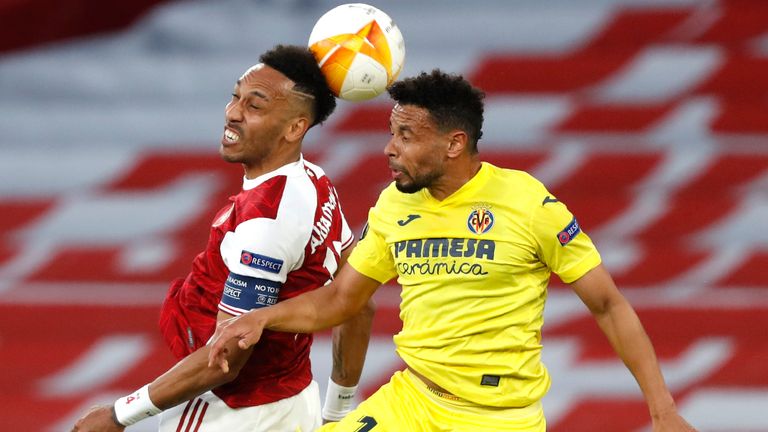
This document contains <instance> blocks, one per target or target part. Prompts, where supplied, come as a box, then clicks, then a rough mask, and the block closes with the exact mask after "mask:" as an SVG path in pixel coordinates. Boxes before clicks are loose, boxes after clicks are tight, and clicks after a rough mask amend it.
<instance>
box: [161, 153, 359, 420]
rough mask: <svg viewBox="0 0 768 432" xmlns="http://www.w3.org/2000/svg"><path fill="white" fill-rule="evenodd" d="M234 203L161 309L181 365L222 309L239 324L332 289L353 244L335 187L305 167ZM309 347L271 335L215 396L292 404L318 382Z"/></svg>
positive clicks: (290, 169)
mask: <svg viewBox="0 0 768 432" xmlns="http://www.w3.org/2000/svg"><path fill="white" fill-rule="evenodd" d="M229 201H230V202H229V203H228V204H227V205H226V206H225V207H224V208H222V209H221V210H220V211H219V213H218V214H217V215H216V217H215V218H214V221H213V224H212V226H211V232H210V236H209V238H208V244H207V246H206V249H205V251H203V252H202V253H200V254H199V255H198V256H197V257H195V259H194V262H193V264H192V271H191V272H190V274H189V275H187V277H186V278H185V279H184V280H181V279H180V280H177V281H175V282H174V283H173V284H172V286H171V289H170V290H169V293H168V295H167V297H166V299H165V302H164V303H163V309H162V313H161V318H160V326H161V330H162V332H163V335H164V337H165V339H166V341H167V343H168V344H169V346H170V347H171V350H172V351H173V353H174V355H176V357H177V358H179V359H181V358H183V357H185V356H187V355H189V354H190V353H191V352H193V351H195V350H197V349H198V348H200V347H201V346H203V345H205V343H206V342H207V341H208V339H209V338H210V337H211V336H212V335H213V332H214V330H215V327H216V315H217V313H218V310H222V311H224V312H226V313H228V314H231V315H240V314H242V313H244V312H247V311H248V310H250V309H254V308H259V307H269V306H270V305H272V304H274V303H276V302H278V301H282V300H284V299H287V298H291V297H294V296H296V295H299V294H301V293H303V292H306V291H309V290H312V289H315V288H318V287H320V286H322V285H324V284H325V283H327V282H328V281H329V280H330V279H331V275H332V274H333V273H334V272H335V271H336V268H337V267H338V261H339V257H340V254H341V251H342V250H343V249H344V248H346V247H348V246H349V245H350V244H351V243H352V241H353V236H352V233H351V231H350V229H349V226H348V225H347V222H346V220H345V219H344V215H343V213H342V211H341V206H340V203H339V200H338V195H337V193H336V190H335V189H334V187H333V185H332V184H331V182H330V180H329V179H328V177H326V176H325V173H324V172H323V171H322V169H321V168H320V167H318V166H316V165H313V164H311V163H309V162H307V161H305V160H303V159H301V160H299V161H298V162H295V163H291V164H288V165H285V166H283V167H281V168H279V169H277V170H275V171H273V172H271V173H267V174H265V175H263V176H260V177H258V178H255V179H250V180H249V179H244V181H243V190H242V191H241V192H240V193H239V194H237V195H235V196H233V197H230V199H229ZM311 344H312V335H308V334H296V333H282V332H273V331H269V330H265V331H264V334H263V335H262V337H261V340H260V341H259V342H258V343H257V344H256V345H255V346H254V349H253V353H252V354H251V357H250V359H249V360H248V362H247V363H246V365H245V366H244V367H243V369H242V370H241V371H240V374H239V375H238V377H237V379H235V380H234V381H232V382H231V383H228V384H225V385H223V386H220V387H218V388H216V389H214V390H213V392H214V393H215V394H216V395H217V396H218V397H220V398H221V399H222V400H224V401H225V402H226V403H227V405H229V406H230V407H233V408H236V407H243V406H254V405H261V404H266V403H270V402H274V401H277V400H280V399H283V398H286V397H290V396H293V395H295V394H297V393H299V392H300V391H301V390H303V389H304V388H305V387H306V386H307V385H309V383H310V381H311V379H312V372H311V368H310V362H309V349H310V345H311Z"/></svg>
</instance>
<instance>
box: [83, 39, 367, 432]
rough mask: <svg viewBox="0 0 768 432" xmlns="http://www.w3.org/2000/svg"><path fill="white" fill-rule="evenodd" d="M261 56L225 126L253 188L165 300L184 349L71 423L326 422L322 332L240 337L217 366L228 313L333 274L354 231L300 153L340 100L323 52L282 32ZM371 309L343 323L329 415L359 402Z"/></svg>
mask: <svg viewBox="0 0 768 432" xmlns="http://www.w3.org/2000/svg"><path fill="white" fill-rule="evenodd" d="M260 61H261V63H259V64H257V65H255V66H253V67H251V68H250V69H248V70H247V71H246V72H245V73H244V74H243V75H242V76H241V77H240V79H239V80H238V81H237V84H236V85H235V89H234V92H233V94H232V99H231V101H230V102H229V103H228V104H227V107H226V116H225V117H226V126H225V128H224V133H223V137H222V140H221V148H220V153H221V156H222V158H223V159H224V160H226V161H227V162H233V163H241V164H243V167H244V168H245V177H244V180H243V188H242V191H240V193H238V194H237V195H235V196H233V197H231V198H230V202H229V203H227V205H226V206H225V207H224V208H222V209H221V210H220V211H219V213H218V214H217V215H216V216H215V218H214V220H213V223H212V226H211V231H210V236H209V239H208V244H207V246H206V249H205V251H203V252H202V253H200V254H199V255H198V256H197V257H195V259H194V261H193V263H192V271H191V272H190V273H189V275H187V277H186V278H185V279H183V280H182V279H179V280H177V281H175V282H174V283H173V284H172V286H171V289H170V290H169V292H168V295H167V297H166V299H165V302H164V303H163V308H162V312H161V318H160V327H161V330H162V333H163V336H164V338H165V340H166V342H167V343H168V344H169V346H170V348H171V350H172V351H173V353H174V355H176V357H177V358H178V359H179V362H178V363H177V364H176V365H175V366H174V367H173V368H172V369H170V370H169V371H167V372H166V373H165V374H163V375H161V376H160V377H158V378H157V379H155V380H154V381H153V382H151V383H149V384H147V385H146V386H144V387H142V388H141V389H139V390H138V391H136V392H135V393H133V394H130V395H128V396H125V397H123V398H120V399H118V400H117V401H116V402H115V404H114V405H113V406H102V407H96V408H94V409H92V410H91V411H89V412H88V413H87V414H86V415H85V416H83V417H82V418H81V419H80V420H78V421H77V423H76V425H75V427H74V429H73V430H75V431H120V430H123V429H124V427H125V426H128V425H131V424H133V423H135V422H137V421H139V420H141V419H143V418H146V417H149V416H152V415H155V414H158V413H160V412H163V415H162V416H161V420H160V430H161V431H177V430H186V431H197V430H226V431H230V432H235V431H241V430H242V431H246V430H247V431H291V432H295V431H297V430H301V431H305V432H306V431H310V430H314V429H316V428H317V427H319V426H320V423H321V409H320V397H319V392H318V386H317V383H316V382H314V381H313V380H312V373H311V368H310V361H309V351H310V346H311V343H312V335H310V334H299V333H280V332H269V333H268V334H265V335H264V338H263V339H262V341H261V342H260V343H258V344H256V345H255V346H254V347H253V348H252V349H249V350H247V351H243V350H239V349H230V350H229V352H230V353H232V356H231V357H230V358H229V359H228V360H229V364H230V365H232V367H231V368H230V369H229V370H228V371H227V372H223V371H221V370H220V369H219V368H210V367H208V346H206V342H207V340H208V339H209V338H210V337H211V335H213V332H214V330H215V327H216V322H217V320H222V319H227V318H231V317H233V316H238V315H240V314H242V313H244V312H247V311H249V310H251V309H255V308H261V307H269V306H271V305H273V304H275V303H277V302H279V301H281V300H284V299H287V298H291V297H294V296H296V295H299V294H301V293H303V292H306V291H309V290H313V289H316V288H318V287H320V286H322V285H324V284H326V283H327V282H329V281H330V280H331V278H332V275H333V274H334V273H335V272H336V269H337V268H339V266H340V265H341V263H343V261H345V259H346V256H347V252H348V251H350V250H351V248H349V246H350V245H351V244H352V243H353V240H354V238H353V235H352V233H351V231H350V229H349V226H348V225H347V222H346V220H345V219H344V215H343V213H342V211H341V206H340V203H339V199H338V195H337V193H336V190H335V188H334V187H333V185H332V184H331V182H330V180H329V179H328V177H327V176H325V174H324V172H323V170H322V169H321V168H319V167H318V166H316V165H313V164H312V163H310V162H308V161H305V160H304V159H303V157H302V154H301V145H302V140H303V138H304V135H305V134H306V132H307V130H308V129H309V128H311V127H312V126H314V125H316V124H318V123H321V122H322V121H324V120H325V119H326V118H327V117H328V116H329V115H330V114H331V112H332V111H333V110H334V108H335V106H336V101H335V99H334V97H333V95H332V94H331V93H330V90H328V87H327V85H326V83H325V79H324V77H323V75H322V74H321V72H320V70H319V68H318V67H317V63H316V61H315V59H314V57H313V56H312V54H311V53H310V52H309V51H308V50H306V49H305V48H300V47H291V46H277V47H276V48H274V49H273V50H271V51H269V52H267V53H265V54H264V55H262V56H261V58H260ZM372 316H373V306H372V305H371V307H369V308H368V309H367V310H366V311H365V312H364V313H361V314H360V315H358V316H356V317H355V318H354V319H352V320H350V321H348V322H347V323H345V324H343V325H341V326H339V327H338V328H336V329H335V330H334V331H335V334H334V338H333V339H334V370H333V376H332V377H331V380H329V392H328V394H327V396H326V407H325V408H324V410H323V412H322V417H323V418H325V420H339V419H340V418H341V417H343V416H344V414H346V412H347V411H349V410H350V409H351V406H350V404H351V400H352V397H353V396H354V391H355V387H356V385H357V381H358V380H359V378H360V372H361V370H362V366H363V361H364V358H365V351H366V349H367V346H368V338H369V336H370V324H371V320H372ZM234 343H236V342H233V344H234ZM341 344H343V345H344V349H343V350H342V349H340V346H341ZM232 348H234V346H233V347H232Z"/></svg>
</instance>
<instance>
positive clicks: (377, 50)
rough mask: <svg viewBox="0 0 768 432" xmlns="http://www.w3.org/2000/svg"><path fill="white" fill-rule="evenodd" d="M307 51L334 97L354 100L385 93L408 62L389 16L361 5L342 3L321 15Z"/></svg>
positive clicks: (373, 8)
mask: <svg viewBox="0 0 768 432" xmlns="http://www.w3.org/2000/svg"><path fill="white" fill-rule="evenodd" d="M309 49H310V51H312V53H313V54H314V55H315V58H316V59H317V63H318V65H320V70H322V72H323V74H324V75H325V78H326V81H327V82H328V86H329V87H330V88H331V91H332V92H333V94H334V95H336V96H337V97H339V98H341V99H344V100H348V101H353V102H358V101H364V100H368V99H371V98H373V97H376V96H377V95H379V94H381V93H382V92H384V90H386V88H387V87H388V86H389V85H390V84H392V82H394V81H395V79H396V78H397V75H398V74H399V73H400V70H401V69H402V68H403V62H404V61H405V42H404V41H403V35H402V34H401V33H400V29H399V28H397V25H396V24H395V23H394V21H392V18H390V17H389V15H387V14H385V13H384V12H382V11H381V10H379V9H377V8H375V7H373V6H369V5H367V4H363V3H350V4H343V5H341V6H337V7H335V8H333V9H331V10H329V11H328V12H326V13H325V14H324V15H323V16H321V17H320V19H318V20H317V23H315V27H314V28H313V29H312V33H311V34H310V35H309Z"/></svg>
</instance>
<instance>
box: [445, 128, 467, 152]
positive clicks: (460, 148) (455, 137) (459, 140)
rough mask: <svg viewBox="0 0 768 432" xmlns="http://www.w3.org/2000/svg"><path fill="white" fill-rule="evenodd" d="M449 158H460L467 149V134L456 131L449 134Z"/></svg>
mask: <svg viewBox="0 0 768 432" xmlns="http://www.w3.org/2000/svg"><path fill="white" fill-rule="evenodd" d="M448 139H449V141H448V157H458V156H459V155H460V154H462V153H463V152H464V150H465V149H466V148H467V142H468V140H467V133H466V132H464V131H462V130H458V129H457V130H454V131H451V132H450V133H449V134H448Z"/></svg>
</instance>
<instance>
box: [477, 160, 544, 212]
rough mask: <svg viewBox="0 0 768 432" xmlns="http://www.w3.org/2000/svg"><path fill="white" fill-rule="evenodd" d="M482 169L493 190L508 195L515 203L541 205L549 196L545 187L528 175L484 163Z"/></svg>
mask: <svg viewBox="0 0 768 432" xmlns="http://www.w3.org/2000/svg"><path fill="white" fill-rule="evenodd" d="M483 168H484V169H487V170H488V176H489V181H490V182H492V184H493V188H494V189H495V190H498V191H502V193H503V194H509V195H510V198H514V199H515V201H517V202H524V201H527V200H530V202H531V203H539V204H540V203H541V201H542V200H543V199H544V198H545V197H546V196H548V195H551V194H550V193H549V191H548V190H547V188H546V186H544V184H543V183H542V182H541V181H539V180H538V179H537V178H536V177H534V176H533V175H531V174H530V173H528V172H526V171H522V170H516V169H511V168H500V167H497V166H495V165H493V164H490V163H487V162H484V163H483Z"/></svg>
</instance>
